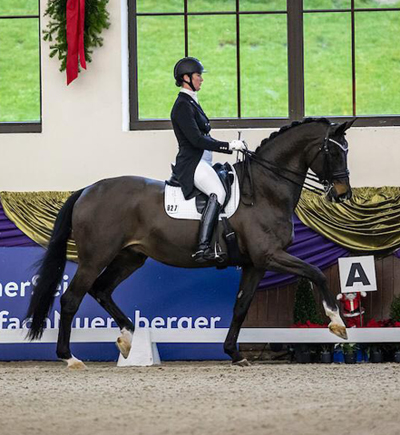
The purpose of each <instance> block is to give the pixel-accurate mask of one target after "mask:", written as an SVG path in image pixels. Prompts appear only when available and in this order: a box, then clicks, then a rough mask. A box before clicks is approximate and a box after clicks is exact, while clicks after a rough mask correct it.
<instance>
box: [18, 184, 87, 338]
mask: <svg viewBox="0 0 400 435" xmlns="http://www.w3.org/2000/svg"><path fill="white" fill-rule="evenodd" d="M83 190H84V189H81V190H78V191H77V192H74V193H73V194H72V195H71V196H70V197H69V198H68V199H67V201H66V202H65V204H64V205H63V206H62V208H61V210H60V212H59V213H58V216H57V219H56V221H55V224H54V229H53V233H52V235H51V238H50V242H49V245H48V248H47V251H46V253H45V254H44V256H43V258H42V259H41V260H40V262H39V269H38V272H37V275H38V279H37V283H36V285H35V287H34V289H33V293H32V296H31V300H30V304H29V308H28V312H27V314H26V318H27V319H29V320H31V321H32V326H31V328H30V330H29V332H28V335H27V337H28V338H29V339H31V340H34V339H35V338H40V337H41V336H42V334H43V329H44V326H45V319H46V317H47V315H48V314H49V311H50V309H51V307H52V306H53V303H54V297H55V294H56V292H57V286H58V284H59V283H60V281H61V278H62V275H63V272H64V268H65V263H66V261H67V241H68V238H69V236H70V234H71V230H72V211H73V209H74V205H75V203H76V201H77V200H78V198H79V197H80V196H81V194H82V192H83Z"/></svg>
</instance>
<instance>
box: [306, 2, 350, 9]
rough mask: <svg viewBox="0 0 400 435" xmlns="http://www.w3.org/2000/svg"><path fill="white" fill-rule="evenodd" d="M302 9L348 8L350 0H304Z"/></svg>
mask: <svg viewBox="0 0 400 435" xmlns="http://www.w3.org/2000/svg"><path fill="white" fill-rule="evenodd" d="M303 5H304V9H350V7H351V0H304V3H303Z"/></svg>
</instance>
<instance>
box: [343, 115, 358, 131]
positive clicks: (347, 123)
mask: <svg viewBox="0 0 400 435" xmlns="http://www.w3.org/2000/svg"><path fill="white" fill-rule="evenodd" d="M356 121H357V118H356V117H354V118H353V119H351V120H350V121H347V122H345V125H346V128H345V129H344V130H345V131H346V130H348V129H349V128H350V127H351V126H352V125H353V124H354V123H355V122H356Z"/></svg>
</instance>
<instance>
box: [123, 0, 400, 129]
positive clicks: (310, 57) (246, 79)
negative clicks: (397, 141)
mask: <svg viewBox="0 0 400 435" xmlns="http://www.w3.org/2000/svg"><path fill="white" fill-rule="evenodd" d="M129 24H130V25H129V36H130V38H129V46H130V108H131V128H132V129H157V128H169V127H170V123H169V121H168V119H169V114H170V110H171V107H172V104H173V102H174V100H175V98H176V94H177V92H178V88H176V86H175V84H174V79H173V76H172V71H173V66H174V64H175V62H176V61H177V60H178V59H180V58H181V57H184V56H194V57H197V58H199V59H200V60H201V61H202V62H203V64H204V66H205V68H206V70H207V73H206V74H205V75H204V78H205V82H204V84H203V87H202V90H201V92H200V95H199V97H200V100H201V104H202V106H203V107H204V109H205V111H206V113H207V114H209V116H210V117H212V118H213V126H214V127H235V128H237V127H241V126H243V127H267V126H280V125H283V124H287V123H288V122H290V121H292V120H295V119H302V118H304V117H306V116H327V117H329V118H331V119H337V118H340V119H343V118H346V117H347V118H349V117H353V116H357V117H358V118H359V119H358V121H357V125H400V92H399V89H400V50H399V47H398V35H399V34H400V0H269V1H266V0H212V1H211V0H163V1H159V0H129Z"/></svg>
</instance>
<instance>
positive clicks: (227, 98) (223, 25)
mask: <svg viewBox="0 0 400 435" xmlns="http://www.w3.org/2000/svg"><path fill="white" fill-rule="evenodd" d="M189 56H194V57H197V58H198V59H200V60H201V61H202V63H203V65H204V68H205V69H206V70H207V71H208V72H207V73H206V74H204V76H203V77H204V83H203V85H202V90H201V92H200V93H199V97H200V100H201V105H202V106H203V108H204V110H205V111H206V113H207V116H209V117H212V118H225V117H237V86H236V80H237V78H236V77H237V76H236V19H235V16H222V15H219V16H199V17H197V16H195V17H189Z"/></svg>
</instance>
